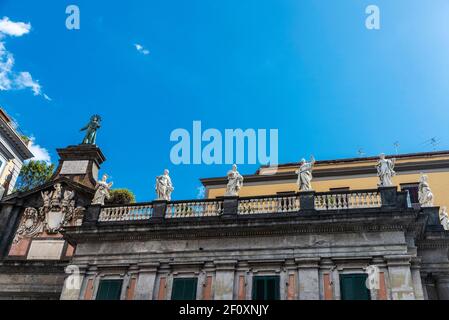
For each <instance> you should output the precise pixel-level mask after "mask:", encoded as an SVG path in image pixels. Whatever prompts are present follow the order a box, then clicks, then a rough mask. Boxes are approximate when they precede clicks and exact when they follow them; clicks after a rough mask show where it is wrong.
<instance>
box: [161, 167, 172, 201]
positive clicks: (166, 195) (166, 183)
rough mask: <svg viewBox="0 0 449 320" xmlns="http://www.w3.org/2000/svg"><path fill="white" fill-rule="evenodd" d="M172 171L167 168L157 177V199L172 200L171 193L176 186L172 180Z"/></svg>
mask: <svg viewBox="0 0 449 320" xmlns="http://www.w3.org/2000/svg"><path fill="white" fill-rule="evenodd" d="M169 173H170V172H169V171H168V170H167V169H165V170H164V174H163V175H160V176H157V177H156V194H157V200H166V201H171V193H172V192H173V190H175V188H174V187H173V184H172V182H171V179H170V176H169V175H168V174H169Z"/></svg>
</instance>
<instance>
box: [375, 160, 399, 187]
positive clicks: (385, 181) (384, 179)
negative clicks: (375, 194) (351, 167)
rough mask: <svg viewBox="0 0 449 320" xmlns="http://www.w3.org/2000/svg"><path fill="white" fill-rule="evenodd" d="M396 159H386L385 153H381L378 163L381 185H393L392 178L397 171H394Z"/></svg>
mask: <svg viewBox="0 0 449 320" xmlns="http://www.w3.org/2000/svg"><path fill="white" fill-rule="evenodd" d="M395 162H396V159H394V158H393V159H386V158H385V154H384V153H381V154H380V156H379V160H378V161H377V164H376V169H377V176H378V177H379V180H380V182H379V184H378V186H379V187H391V186H392V185H393V181H392V180H391V179H392V178H393V176H394V175H396V172H395V171H394V165H395Z"/></svg>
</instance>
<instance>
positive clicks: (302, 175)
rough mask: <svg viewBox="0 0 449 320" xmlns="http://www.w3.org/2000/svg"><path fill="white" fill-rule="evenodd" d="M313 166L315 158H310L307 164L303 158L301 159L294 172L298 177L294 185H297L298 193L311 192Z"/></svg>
mask: <svg viewBox="0 0 449 320" xmlns="http://www.w3.org/2000/svg"><path fill="white" fill-rule="evenodd" d="M314 165H315V158H314V157H313V156H312V157H311V158H310V162H307V161H306V159H304V158H303V159H301V162H300V163H299V169H298V170H296V174H297V175H298V180H297V182H296V184H297V185H298V188H299V191H310V190H312V179H313V176H312V170H313V166H314Z"/></svg>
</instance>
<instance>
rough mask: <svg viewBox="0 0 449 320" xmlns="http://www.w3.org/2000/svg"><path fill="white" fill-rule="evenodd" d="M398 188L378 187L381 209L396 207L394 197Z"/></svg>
mask: <svg viewBox="0 0 449 320" xmlns="http://www.w3.org/2000/svg"><path fill="white" fill-rule="evenodd" d="M397 192H398V188H397V187H396V186H393V187H379V193H380V199H381V201H382V207H384V208H388V207H396V197H397Z"/></svg>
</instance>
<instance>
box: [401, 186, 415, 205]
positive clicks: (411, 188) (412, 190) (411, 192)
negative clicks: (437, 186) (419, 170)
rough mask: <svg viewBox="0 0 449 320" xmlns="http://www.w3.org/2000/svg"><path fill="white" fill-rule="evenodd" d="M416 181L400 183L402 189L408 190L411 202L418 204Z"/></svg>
mask: <svg viewBox="0 0 449 320" xmlns="http://www.w3.org/2000/svg"><path fill="white" fill-rule="evenodd" d="M418 186H419V184H418V183H408V184H401V190H402V191H408V194H409V198H410V202H411V204H418V203H419V200H418Z"/></svg>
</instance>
